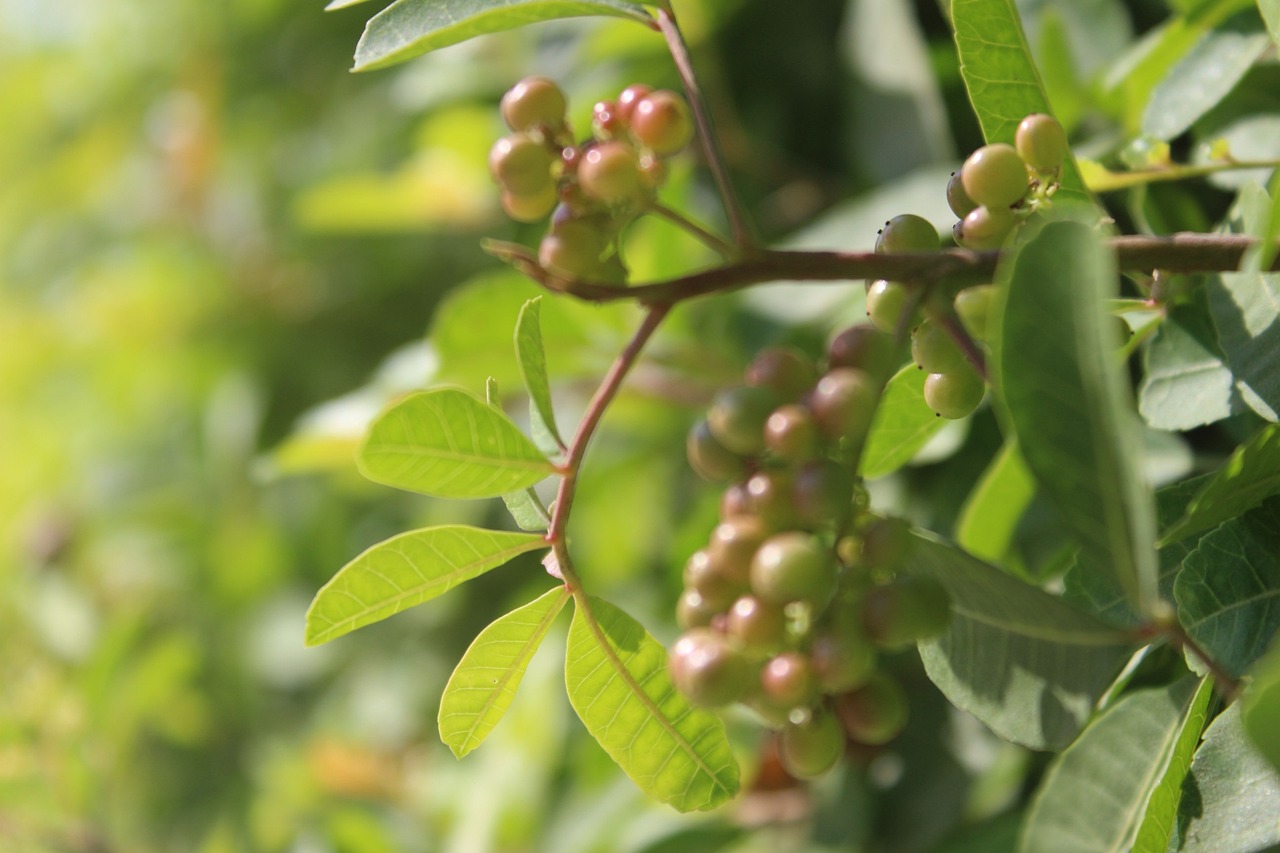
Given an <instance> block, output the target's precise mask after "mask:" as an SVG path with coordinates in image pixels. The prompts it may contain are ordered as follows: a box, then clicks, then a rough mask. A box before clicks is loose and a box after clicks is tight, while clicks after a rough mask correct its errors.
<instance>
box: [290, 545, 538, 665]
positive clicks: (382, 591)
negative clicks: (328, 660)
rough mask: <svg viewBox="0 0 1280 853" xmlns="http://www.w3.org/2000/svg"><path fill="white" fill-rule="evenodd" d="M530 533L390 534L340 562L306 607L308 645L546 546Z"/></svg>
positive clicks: (380, 617) (416, 602)
mask: <svg viewBox="0 0 1280 853" xmlns="http://www.w3.org/2000/svg"><path fill="white" fill-rule="evenodd" d="M546 547H547V543H546V540H545V539H543V538H542V537H541V536H537V535H534V534H531V533H503V532H498V531H494V530H481V529H480V528H477V527H464V526H462V525H445V526H443V527H426V528H423V529H422V530H412V531H409V532H408V533H401V534H400V535H399V536H393V537H391V538H390V539H388V540H386V541H385V542H379V543H378V544H377V545H374V546H373V547H372V548H370V549H368V550H367V551H365V552H364V553H363V554H361V555H360V556H358V557H356V558H355V559H354V560H352V561H351V562H349V563H347V564H346V565H345V566H343V567H342V568H341V569H340V570H339V571H338V573H337V574H336V575H334V576H333V578H331V579H330V581H329V582H328V583H327V584H325V585H324V586H323V587H321V588H320V591H319V592H317V593H316V597H315V600H314V601H312V602H311V607H310V609H309V610H307V633H306V640H307V645H309V646H315V645H319V644H320V643H327V642H329V641H330V640H332V639H334V638H336V637H341V636H342V635H343V634H347V633H350V632H351V631H354V630H355V629H357V628H363V627H364V626H365V625H371V624H373V623H374V622H378V621H381V620H383V619H386V618H387V617H388V616H392V615H394V614H396V613H399V612H400V611H401V610H407V609H408V608H410V607H413V606H414V605H416V604H421V603H422V602H424V601H429V600H431V599H433V598H436V597H438V596H441V595H443V594H445V593H446V592H448V591H449V590H451V589H453V588H454V587H455V586H457V585H458V584H460V583H462V582H463V581H469V580H471V579H472V578H474V577H477V576H479V575H482V574H484V573H485V572H487V571H489V570H490V569H496V568H497V567H498V566H501V565H502V564H503V563H505V562H507V561H508V560H510V559H511V558H512V557H515V556H516V555H517V554H523V553H525V552H526V551H536V550H537V549H539V548H546Z"/></svg>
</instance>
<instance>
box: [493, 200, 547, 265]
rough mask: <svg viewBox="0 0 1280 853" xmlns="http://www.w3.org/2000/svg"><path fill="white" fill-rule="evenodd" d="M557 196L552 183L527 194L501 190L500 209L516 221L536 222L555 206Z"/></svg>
mask: <svg viewBox="0 0 1280 853" xmlns="http://www.w3.org/2000/svg"><path fill="white" fill-rule="evenodd" d="M557 197H558V196H557V195H556V188H555V185H554V184H552V185H550V186H548V187H547V188H546V189H545V190H543V191H542V192H537V193H532V194H529V195H520V194H517V193H513V192H511V190H503V191H502V209H503V210H504V211H506V214H507V216H510V217H511V218H512V219H514V220H515V221H516V222H538V221H540V220H542V219H544V218H546V216H547V214H548V213H550V212H551V211H552V209H553V208H555V206H556V199H557ZM544 266H545V265H544Z"/></svg>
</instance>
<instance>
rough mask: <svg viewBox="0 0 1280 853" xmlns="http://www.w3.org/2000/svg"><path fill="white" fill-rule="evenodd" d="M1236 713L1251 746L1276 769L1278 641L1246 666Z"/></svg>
mask: <svg viewBox="0 0 1280 853" xmlns="http://www.w3.org/2000/svg"><path fill="white" fill-rule="evenodd" d="M1240 715H1241V719H1242V721H1243V722H1244V729H1245V731H1246V732H1247V733H1248V735H1249V739H1250V740H1251V741H1253V745H1254V746H1255V747H1257V749H1258V751H1259V752H1261V753H1262V754H1263V755H1264V756H1265V757H1266V759H1267V760H1268V761H1270V762H1271V766H1272V767H1274V768H1276V769H1277V770H1280V725H1278V724H1277V721H1280V640H1277V641H1275V642H1272V644H1271V649H1270V651H1268V652H1267V653H1266V654H1265V655H1263V656H1262V658H1261V659H1260V660H1259V661H1258V662H1257V663H1255V664H1254V665H1253V667H1252V668H1250V670H1249V683H1248V686H1247V687H1245V690H1244V696H1243V697H1241V700H1240Z"/></svg>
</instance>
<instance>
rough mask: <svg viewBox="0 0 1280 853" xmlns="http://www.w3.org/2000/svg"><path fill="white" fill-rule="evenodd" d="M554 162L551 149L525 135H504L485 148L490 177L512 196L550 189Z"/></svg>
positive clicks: (535, 193) (552, 181)
mask: <svg viewBox="0 0 1280 853" xmlns="http://www.w3.org/2000/svg"><path fill="white" fill-rule="evenodd" d="M554 162H555V155H554V154H552V152H551V149H550V148H548V147H547V146H546V145H544V144H543V143H541V142H539V141H538V140H536V139H534V138H533V137H532V136H529V135H528V134H527V133H515V134H512V135H511V136H504V137H502V138H501V139H499V140H498V141H497V142H495V143H494V144H493V148H491V149H489V172H490V174H492V175H493V179H494V180H495V181H497V182H498V183H499V184H501V185H502V188H503V189H505V190H507V191H509V192H511V193H513V194H515V195H524V196H529V195H538V194H541V193H544V192H545V191H546V190H547V188H548V187H554V186H555V181H554V180H552V177H551V164H552V163H554ZM548 211H549V209H548ZM544 215H545V214H544Z"/></svg>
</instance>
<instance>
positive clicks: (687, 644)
mask: <svg viewBox="0 0 1280 853" xmlns="http://www.w3.org/2000/svg"><path fill="white" fill-rule="evenodd" d="M667 669H668V671H669V672H670V674H671V680H672V682H674V683H675V686H676V689H677V690H679V691H680V692H681V693H683V694H684V695H685V697H687V698H688V700H689V701H690V702H692V703H693V704H695V705H702V706H704V707H708V708H718V707H720V706H722V705H728V704H730V703H731V702H736V701H738V700H739V699H741V698H742V697H743V696H745V695H746V693H747V691H748V690H749V689H750V688H751V665H750V664H749V663H747V659H746V658H745V657H743V656H742V653H741V652H740V651H738V649H737V648H735V647H734V645H733V644H732V643H731V641H729V640H728V639H727V638H725V637H724V636H722V635H721V634H719V633H717V632H716V631H713V630H711V629H709V628H694V629H693V630H691V631H687V632H685V633H684V634H683V635H682V636H681V637H680V639H678V640H676V644H675V646H674V647H672V649H671V656H670V658H668V660H667Z"/></svg>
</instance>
